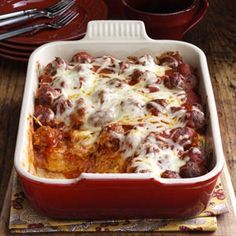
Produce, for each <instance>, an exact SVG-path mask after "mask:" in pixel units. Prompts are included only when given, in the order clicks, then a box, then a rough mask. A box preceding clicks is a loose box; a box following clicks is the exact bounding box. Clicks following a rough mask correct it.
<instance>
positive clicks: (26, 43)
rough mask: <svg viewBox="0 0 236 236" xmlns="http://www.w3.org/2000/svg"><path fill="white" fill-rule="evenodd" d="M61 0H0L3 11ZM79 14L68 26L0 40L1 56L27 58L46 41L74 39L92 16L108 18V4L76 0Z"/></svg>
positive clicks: (2, 12)
mask: <svg viewBox="0 0 236 236" xmlns="http://www.w3.org/2000/svg"><path fill="white" fill-rule="evenodd" d="M57 1H58V0H53V1H47V0H37V1H33V0H22V1H17V0H11V1H1V3H0V9H1V14H5V13H9V12H14V11H20V10H26V9H31V8H38V9H44V8H46V7H48V6H49V5H52V4H54V3H56V2H57ZM73 9H74V10H75V11H78V12H79V15H78V16H77V17H76V18H75V19H74V20H73V21H72V22H71V23H70V24H69V25H67V26H65V27H64V28H61V29H57V30H55V29H53V30H52V29H47V30H42V31H38V32H36V33H27V34H24V35H20V36H16V37H12V38H9V39H6V40H2V41H0V57H4V58H9V59H13V60H17V61H28V58H29V56H30V54H31V53H32V51H34V50H35V49H36V48H37V47H39V46H40V45H42V44H44V43H48V42H51V41H58V40H71V39H74V40H76V39H80V38H82V37H83V36H84V35H85V33H86V29H87V23H88V21H90V20H103V19H106V18H107V6H106V4H105V3H104V1H103V0H76V3H75V5H74V6H73ZM50 21H51V20H50V19H47V18H41V19H37V20H33V21H30V22H27V23H24V24H21V25H17V26H15V27H5V28H1V29H0V33H5V32H7V31H9V30H12V29H15V28H19V27H25V26H28V25H32V24H38V23H44V22H50Z"/></svg>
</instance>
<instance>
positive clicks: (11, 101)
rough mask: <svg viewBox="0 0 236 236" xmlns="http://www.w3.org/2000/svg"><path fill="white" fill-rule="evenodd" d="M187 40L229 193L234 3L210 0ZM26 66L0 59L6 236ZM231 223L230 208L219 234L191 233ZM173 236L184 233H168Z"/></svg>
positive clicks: (235, 172)
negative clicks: (198, 58) (195, 54)
mask: <svg viewBox="0 0 236 236" xmlns="http://www.w3.org/2000/svg"><path fill="white" fill-rule="evenodd" d="M185 40H186V41H188V42H191V43H193V44H195V45H197V46H198V47H200V48H201V49H202V50H203V51H204V52H205V53H206V55H207V60H208V65H209V71H210V75H211V80H212V84H213V90H214V94H215V99H216V104H217V110H218V115H219V121H220V128H221V134H222V140H223V148H224V153H225V159H226V163H227V166H228V169H229V173H230V176H231V179H232V183H233V188H232V189H228V191H227V194H231V195H232V194H233V192H235V191H236V1H235V0H227V1H225V0H217V1H216V0H211V1H210V8H209V12H208V14H207V16H206V17H205V19H204V20H203V21H202V22H201V23H200V24H199V25H197V26H196V27H195V28H194V29H193V30H192V31H191V32H189V33H188V34H187V35H186V37H185ZM26 68H27V66H26V64H24V63H20V62H14V61H11V60H7V59H3V58H0V209H2V211H1V212H2V214H1V218H0V221H1V222H0V235H5V234H7V235H8V233H7V226H6V222H7V217H8V215H7V214H8V209H9V201H5V202H4V199H5V196H6V199H7V198H8V196H9V195H10V188H7V187H8V185H9V179H10V175H11V170H12V166H13V156H14V148H15V141H16V134H17V127H18V121H19V113H20V107H21V102H22V95H23V89H24V82H25V75H26ZM222 178H223V180H224V183H225V184H226V185H227V183H228V184H229V186H230V177H229V175H228V172H227V168H226V169H225V171H224V173H223V175H222ZM229 188H230V187H229ZM7 189H8V192H7ZM8 199H9V198H8ZM229 199H230V198H229ZM235 204H236V203H235V202H232V203H230V206H231V208H233V207H235ZM235 226H236V221H235V219H234V216H233V214H232V212H231V213H230V214H226V215H224V216H221V217H220V218H219V228H218V230H217V232H215V233H201V234H198V233H196V234H194V235H235V233H233V232H236V229H235ZM9 235H10V234H9ZM40 235H42V234H40ZM43 235H51V234H43ZM52 235H58V236H59V235H65V234H52ZM69 235H76V234H69ZM80 235H82V236H87V235H92V234H90V233H83V234H80ZM96 235H98V234H96ZM99 235H117V236H118V235H127V236H131V235H132V236H142V235H150V236H154V235H163V236H164V235H169V234H168V233H146V234H145V233H111V234H110V233H109V234H107V233H106V234H100V233H99ZM171 235H186V234H180V233H172V234H171Z"/></svg>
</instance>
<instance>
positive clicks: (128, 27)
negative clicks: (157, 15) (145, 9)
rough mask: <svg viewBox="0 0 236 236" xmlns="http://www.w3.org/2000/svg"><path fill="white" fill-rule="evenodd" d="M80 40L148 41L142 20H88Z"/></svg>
mask: <svg viewBox="0 0 236 236" xmlns="http://www.w3.org/2000/svg"><path fill="white" fill-rule="evenodd" d="M82 40H91V41H95V40H96V41H100V40H101V41H119V42H121V41H127V40H132V41H134V40H135V41H150V40H152V39H151V38H149V37H148V35H147V33H146V29H145V26H144V23H143V22H142V21H122V20H106V21H105V20H97V21H96V20H95V21H90V22H89V23H88V26H87V33H86V35H85V37H84V38H83V39H82Z"/></svg>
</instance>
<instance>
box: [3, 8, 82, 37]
mask: <svg viewBox="0 0 236 236" xmlns="http://www.w3.org/2000/svg"><path fill="white" fill-rule="evenodd" d="M78 15H79V12H75V11H73V10H70V11H68V12H67V13H66V14H64V15H62V16H61V17H60V18H59V19H56V20H54V21H53V22H51V23H44V24H36V25H31V26H28V27H24V28H20V29H17V30H13V31H10V32H7V33H3V34H0V40H3V39H7V38H11V37H14V36H17V35H20V34H23V33H27V32H32V31H35V32H38V31H39V30H42V29H47V28H51V29H60V28H62V27H64V26H66V25H68V24H70V23H71V22H72V21H73V20H74V19H75V18H76V17H77V16H78Z"/></svg>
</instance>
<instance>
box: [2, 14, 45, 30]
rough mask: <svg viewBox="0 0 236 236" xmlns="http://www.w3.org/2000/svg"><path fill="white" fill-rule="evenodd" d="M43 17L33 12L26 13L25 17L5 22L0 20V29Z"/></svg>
mask: <svg viewBox="0 0 236 236" xmlns="http://www.w3.org/2000/svg"><path fill="white" fill-rule="evenodd" d="M43 15H44V14H43V13H42V12H41V11H38V10H35V11H33V12H29V13H27V14H26V15H20V16H15V17H11V18H9V19H6V20H2V21H0V27H2V26H7V25H12V24H16V23H21V22H25V21H27V20H29V19H37V18H39V17H42V16H43Z"/></svg>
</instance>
